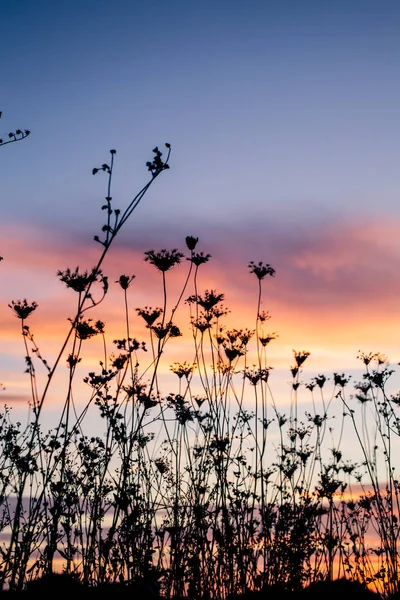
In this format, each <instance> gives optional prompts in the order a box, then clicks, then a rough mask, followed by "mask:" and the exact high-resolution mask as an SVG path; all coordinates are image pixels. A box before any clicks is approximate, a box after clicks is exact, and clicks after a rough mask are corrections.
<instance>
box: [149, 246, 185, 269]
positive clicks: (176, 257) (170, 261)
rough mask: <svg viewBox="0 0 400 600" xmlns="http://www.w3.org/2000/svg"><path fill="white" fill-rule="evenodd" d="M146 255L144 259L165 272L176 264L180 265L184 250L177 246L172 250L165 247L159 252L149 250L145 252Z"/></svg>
mask: <svg viewBox="0 0 400 600" xmlns="http://www.w3.org/2000/svg"><path fill="white" fill-rule="evenodd" d="M145 255H146V258H145V259H144V260H145V261H146V262H149V263H150V264H152V265H154V266H155V267H156V269H158V270H159V271H161V272H163V273H165V271H169V270H170V269H172V267H174V266H175V265H179V263H180V262H181V259H182V258H183V254H182V252H178V250H177V249H176V248H174V249H173V250H170V251H169V250H165V248H163V249H162V250H160V251H159V252H154V250H149V251H148V252H145Z"/></svg>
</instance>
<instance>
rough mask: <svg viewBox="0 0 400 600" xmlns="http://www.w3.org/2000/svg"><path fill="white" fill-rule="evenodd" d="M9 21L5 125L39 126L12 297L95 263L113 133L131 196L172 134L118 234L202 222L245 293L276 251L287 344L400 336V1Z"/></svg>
mask: <svg viewBox="0 0 400 600" xmlns="http://www.w3.org/2000/svg"><path fill="white" fill-rule="evenodd" d="M2 23H3V27H2V35H1V39H0V45H1V55H2V57H3V58H2V65H1V74H2V77H1V82H0V98H1V106H0V109H1V110H2V111H3V118H2V120H1V121H0V131H1V132H4V133H5V134H6V133H7V132H8V131H10V130H12V129H15V128H17V127H22V128H29V129H30V130H31V131H32V134H31V136H30V137H29V138H28V139H27V140H25V141H23V142H21V143H18V144H12V145H9V146H7V147H5V148H2V149H1V167H0V168H1V179H0V196H1V202H2V219H1V223H0V235H1V239H2V246H1V254H2V255H3V256H4V257H5V260H4V262H3V263H2V270H3V291H2V293H1V294H2V298H3V305H4V306H5V307H6V303H7V302H8V301H9V300H10V299H11V298H14V297H18V296H19V297H21V296H22V295H26V296H29V294H30V292H29V289H31V290H32V294H33V293H34V292H35V291H39V290H40V289H42V296H43V295H44V294H45V293H48V294H49V295H50V296H51V298H54V297H56V292H55V291H53V290H54V289H55V286H57V285H60V284H57V282H56V281H55V282H54V284H51V283H50V279H52V280H54V274H55V271H56V269H57V268H65V267H66V266H71V267H74V266H75V265H74V264H73V261H74V260H79V264H81V266H82V267H90V266H91V264H83V263H84V262H85V257H86V254H85V253H87V256H91V254H90V253H91V252H93V242H92V236H93V234H95V233H98V230H99V228H100V226H101V225H102V224H103V220H102V218H103V213H102V212H101V211H100V206H101V204H102V199H103V197H104V195H105V191H106V190H105V181H104V179H102V178H101V176H98V177H96V178H94V177H92V175H91V169H92V168H93V167H94V166H98V165H101V164H102V163H103V162H104V161H107V160H108V150H109V149H110V148H116V149H117V151H118V154H117V163H116V171H115V180H114V191H113V196H114V198H115V202H116V205H119V206H121V208H123V206H124V205H125V204H126V203H127V202H128V201H129V200H130V199H131V197H132V196H133V195H134V193H135V192H136V191H137V190H138V189H139V188H140V187H141V185H142V184H143V183H144V182H145V181H146V178H147V172H146V169H145V162H146V160H148V159H149V158H150V156H151V149H152V148H153V147H154V146H155V145H159V146H161V145H162V144H163V143H164V142H170V143H171V144H172V148H173V153H172V158H171V167H172V168H171V170H170V171H169V172H167V173H165V174H164V175H163V177H162V179H161V178H160V180H159V181H157V183H156V186H155V187H154V189H152V190H151V192H150V193H149V195H148V196H147V197H146V200H145V202H144V203H143V204H142V205H141V206H140V208H139V209H138V211H137V213H135V215H134V219H133V220H132V222H131V223H130V224H128V226H127V228H126V230H125V232H124V233H123V235H122V237H121V239H120V241H119V242H117V247H116V252H121V253H124V252H126V251H129V249H131V250H132V252H143V251H145V250H148V249H149V248H151V247H159V248H161V247H175V246H177V245H179V246H180V247H181V246H182V244H183V237H184V236H185V235H187V234H193V235H198V236H199V237H200V238H201V241H203V242H204V247H203V249H204V250H205V251H210V252H212V254H213V255H214V256H215V257H216V261H217V262H216V272H215V273H214V272H213V277H214V280H215V279H216V278H217V275H216V273H218V272H219V273H220V280H221V282H224V283H226V284H227V285H229V286H230V289H231V290H232V296H231V298H232V303H234V302H235V301H236V294H237V293H238V292H240V291H241V290H243V289H244V288H245V286H246V285H247V284H246V283H245V282H246V280H245V277H247V272H246V265H247V263H248V261H249V260H263V261H266V262H270V263H271V264H272V265H273V266H275V267H276V268H277V278H276V280H275V281H274V284H273V285H274V286H275V287H273V288H271V303H272V305H273V308H274V314H275V316H276V319H277V325H276V327H274V328H277V329H278V330H279V331H282V333H283V339H284V343H285V344H286V346H285V349H286V350H287V349H288V348H289V352H291V350H290V349H291V347H292V344H293V345H294V343H295V342H294V341H293V342H291V341H290V340H289V335H292V336H293V339H294V340H296V343H297V340H299V339H304V346H306V347H309V345H311V347H309V349H310V350H311V351H313V349H314V348H315V350H316V352H317V353H318V352H320V353H322V355H324V356H325V354H328V355H329V352H332V353H333V354H332V355H333V356H336V357H337V356H338V355H340V352H341V346H340V343H339V338H340V336H342V337H343V339H346V340H347V341H346V344H347V345H346V347H345V350H346V352H349V353H350V354H351V355H352V356H353V357H354V356H355V353H356V351H357V349H358V345H359V344H361V343H362V344H365V345H366V346H367V347H363V349H365V350H366V351H369V350H378V349H379V350H382V351H390V350H393V348H395V342H396V340H395V339H394V337H396V336H393V331H398V325H399V317H398V314H397V309H396V307H397V298H398V292H399V291H400V286H399V284H398V282H397V280H398V273H399V267H400V255H399V249H398V243H397V238H398V236H397V231H398V227H397V226H398V225H399V221H400V214H399V202H398V190H399V187H400V172H399V169H398V164H399V139H400V137H399V133H400V131H399V128H400V125H399V124H400V119H399V111H400V108H399V107H400V75H399V70H398V64H399V58H400V38H399V36H398V31H399V25H400V6H399V4H398V3H397V2H394V1H387V2H385V3H382V2H378V1H370V0H363V1H361V0H359V1H358V0H353V1H351V2H348V1H346V2H344V1H343V2H341V1H337V2H335V3H332V2H325V1H322V0H319V1H307V0H304V1H303V2H298V1H294V0H292V1H289V0H287V1H280V2H269V1H263V2H262V1H254V0H253V1H251V0H250V1H248V2H246V3H245V2H232V1H230V2H227V1H225V0H222V1H219V2H211V1H209V0H205V1H203V2H200V3H194V2H176V1H172V2H169V3H166V2H159V1H158V0H156V1H153V2H151V3H149V2H144V1H141V2H138V1H136V2H128V1H121V0H115V1H114V2H112V3H111V2H105V1H103V0H99V1H97V2H92V1H86V2H82V1H80V2H77V1H71V2H50V1H40V0H39V1H36V2H31V1H27V0H19V1H15V2H8V3H6V4H5V5H4V6H3V7H2ZM33 256H34V257H35V262H32V260H31V259H32V257H33ZM117 256H118V255H117ZM53 259H54V260H53ZM7 264H8V265H9V267H7ZM239 265H241V267H240V268H242V267H243V273H244V274H243V276H242V275H239V274H238V273H239V271H238V270H237V269H238V266H239ZM7 269H8V270H7ZM135 269H136V266H135V265H133V266H132V271H135ZM218 269H219V271H218ZM229 269H231V273H232V277H231V281H230V282H229V281H228V280H227V278H226V277H225V275H226V272H227V270H229ZM217 279H218V278H217ZM23 289H26V292H23V291H22V290H23ZM63 291H64V290H63ZM32 294H31V295H32ZM39 295H40V294H39ZM57 302H60V300H59V297H58V296H57ZM239 309H240V310H242V311H244V310H245V308H244V304H243V303H242V304H241V305H240V307H239ZM4 310H5V311H6V310H8V309H7V308H5V309H4ZM2 311H3V309H2ZM2 311H0V314H1V315H3V314H4V315H5V314H6V312H4V311H3V312H2ZM2 318H3V317H2ZM352 327H354V336H356V335H360V336H361V337H360V338H358V339H359V341H357V339H355V338H354V339H351V340H350V337H351V336H349V330H350V328H352ZM324 328H325V329H324ZM308 332H310V334H308ZM318 335H319V337H318ZM396 339H397V337H396ZM349 340H350V341H349ZM377 343H379V344H382V345H380V346H379V348H376V344H377ZM382 346H383V347H382ZM334 348H336V350H335V352H336V354H335V353H334V352H333V350H334ZM324 353H325V354H324ZM290 359H291V358H290V357H289V356H288V361H289V360H290ZM393 359H397V357H396V356H393Z"/></svg>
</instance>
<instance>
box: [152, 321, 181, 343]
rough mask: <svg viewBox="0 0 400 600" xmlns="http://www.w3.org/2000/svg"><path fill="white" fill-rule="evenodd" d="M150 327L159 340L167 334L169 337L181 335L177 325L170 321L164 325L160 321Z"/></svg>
mask: <svg viewBox="0 0 400 600" xmlns="http://www.w3.org/2000/svg"><path fill="white" fill-rule="evenodd" d="M151 329H152V331H154V333H155V334H156V336H157V337H158V339H159V340H162V339H164V338H165V337H166V336H167V335H168V334H169V336H170V337H180V336H181V335H182V334H181V332H180V329H179V327H177V326H176V325H173V324H172V323H167V324H166V325H165V326H163V325H162V323H158V324H157V325H153V326H152V327H151Z"/></svg>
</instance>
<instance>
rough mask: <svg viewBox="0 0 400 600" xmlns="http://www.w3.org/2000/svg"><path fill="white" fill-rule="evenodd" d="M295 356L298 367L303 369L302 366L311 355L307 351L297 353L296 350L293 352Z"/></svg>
mask: <svg viewBox="0 0 400 600" xmlns="http://www.w3.org/2000/svg"><path fill="white" fill-rule="evenodd" d="M293 354H294V360H295V361H296V364H297V366H298V367H301V365H302V364H303V363H304V362H305V361H306V360H307V358H308V357H309V356H310V353H309V352H307V351H306V350H301V351H300V352H296V350H293Z"/></svg>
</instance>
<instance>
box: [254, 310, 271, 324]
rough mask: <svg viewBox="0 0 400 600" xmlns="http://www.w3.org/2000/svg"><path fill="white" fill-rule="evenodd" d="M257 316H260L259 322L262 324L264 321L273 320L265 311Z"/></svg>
mask: <svg viewBox="0 0 400 600" xmlns="http://www.w3.org/2000/svg"><path fill="white" fill-rule="evenodd" d="M257 316H258V320H259V321H261V323H264V321H268V320H269V319H270V318H271V315H270V314H269V312H268V311H265V310H263V311H262V312H260V313H258V315H257Z"/></svg>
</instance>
